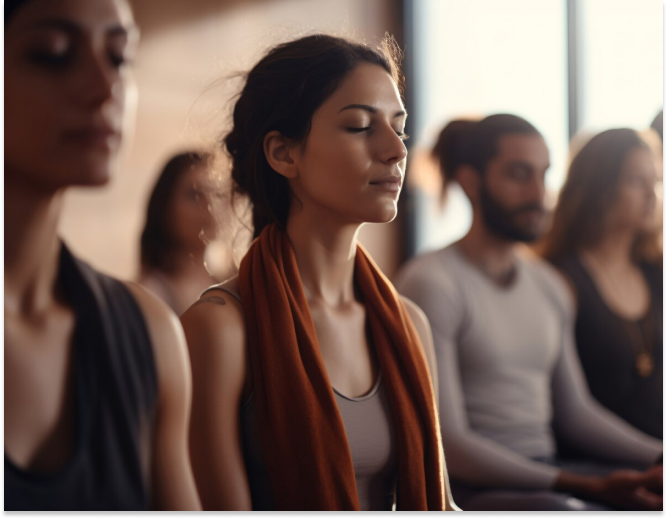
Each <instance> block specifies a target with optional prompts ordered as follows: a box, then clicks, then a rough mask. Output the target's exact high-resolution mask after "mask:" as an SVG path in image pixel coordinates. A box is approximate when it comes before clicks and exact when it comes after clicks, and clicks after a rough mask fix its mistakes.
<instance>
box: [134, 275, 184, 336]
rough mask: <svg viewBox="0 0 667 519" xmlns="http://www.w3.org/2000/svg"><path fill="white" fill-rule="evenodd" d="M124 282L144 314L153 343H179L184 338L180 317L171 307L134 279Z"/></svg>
mask: <svg viewBox="0 0 667 519" xmlns="http://www.w3.org/2000/svg"><path fill="white" fill-rule="evenodd" d="M124 284H125V286H126V287H127V289H128V290H129V291H130V293H131V294H132V295H133V296H134V299H135V300H136V302H137V304H138V305H139V308H141V311H142V312H143V314H144V319H145V320H146V325H147V326H148V331H149V333H150V336H151V339H152V342H153V344H154V345H156V344H173V343H178V342H179V339H182V336H183V332H182V330H181V327H180V325H179V323H178V317H177V316H176V314H175V313H174V312H173V311H172V310H171V308H169V306H167V304H166V303H165V302H164V301H162V300H161V299H160V298H159V297H157V296H155V295H154V294H152V293H151V292H150V291H149V290H147V289H145V288H143V287H142V286H140V285H139V284H137V283H134V282H132V281H126V282H124Z"/></svg>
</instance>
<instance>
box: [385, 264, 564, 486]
mask: <svg viewBox="0 0 667 519" xmlns="http://www.w3.org/2000/svg"><path fill="white" fill-rule="evenodd" d="M409 267H411V268H409V269H406V270H405V271H403V272H402V273H401V275H400V276H399V277H398V279H397V282H396V287H397V289H398V290H399V291H400V292H401V293H402V294H404V295H405V296H406V297H408V298H409V299H411V300H412V301H414V302H415V303H416V304H417V305H418V306H420V307H421V309H422V310H423V311H424V313H425V314H426V316H427V317H428V320H429V322H430V324H431V329H432V332H433V342H434V346H435V353H436V358H437V365H438V378H439V384H440V388H439V395H440V406H439V409H440V426H441V430H442V439H443V445H444V449H445V458H446V462H447V467H448V470H449V473H450V474H451V475H452V476H453V479H455V480H458V481H460V482H463V483H468V484H473V485H479V486H492V487H496V488H514V489H526V490H544V489H549V488H551V487H552V486H553V484H554V482H555V479H556V477H557V476H558V473H559V470H560V469H558V468H556V467H553V466H551V465H547V464H544V463H539V462H536V461H533V460H531V459H529V458H526V457H524V456H522V455H520V454H518V453H516V452H514V451H512V450H510V449H508V448H506V447H505V446H503V445H501V444H499V443H497V442H495V441H493V440H490V439H488V438H486V437H484V436H482V435H480V434H478V433H476V432H475V431H473V430H472V429H471V428H470V427H469V424H468V419H467V416H466V409H465V400H464V395H463V390H462V386H461V379H460V373H459V363H458V362H459V360H458V344H457V337H458V336H459V334H460V333H461V332H462V331H463V330H464V328H465V326H466V325H467V323H466V312H465V308H464V299H463V298H462V297H461V294H458V290H459V288H458V287H457V285H456V284H455V282H454V277H455V275H454V273H451V275H449V273H448V272H447V271H446V270H445V271H443V269H442V268H440V269H435V268H425V266H424V265H415V264H413V265H410V266H409Z"/></svg>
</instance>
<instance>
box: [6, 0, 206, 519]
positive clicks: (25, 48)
mask: <svg viewBox="0 0 667 519" xmlns="http://www.w3.org/2000/svg"><path fill="white" fill-rule="evenodd" d="M56 20H57V21H56ZM5 29H6V32H5V72H6V76H7V80H6V81H5V106H6V110H5V128H6V129H7V131H6V133H7V136H6V139H5V221H6V222H7V224H6V226H5V292H4V294H5V313H4V317H5V454H6V455H7V456H9V457H10V458H11V459H12V461H14V463H15V464H16V465H18V466H19V467H21V468H23V469H27V470H30V471H37V472H49V471H53V470H57V469H58V468H60V467H61V466H62V465H63V464H64V463H66V462H67V460H68V459H69V457H70V456H71V454H72V450H73V442H74V437H73V413H72V400H73V393H72V348H71V340H72V332H73V329H74V324H75V323H74V320H75V319H74V315H73V312H72V309H71V307H70V306H69V305H68V304H67V302H66V301H65V300H64V297H63V295H62V290H61V288H60V287H59V285H58V282H57V270H58V255H59V247H60V242H59V240H58V237H57V234H56V230H57V226H58V220H59V217H60V212H61V209H62V199H63V190H64V189H65V188H67V187H69V186H72V185H83V186H95V185H100V184H103V183H105V182H107V181H108V179H109V178H110V175H111V174H112V172H113V169H114V165H115V163H116V160H117V156H118V152H119V150H120V144H121V142H122V131H123V129H124V128H125V127H126V124H127V121H128V120H127V118H126V115H127V100H128V98H131V97H132V95H131V94H129V93H128V92H131V91H132V78H131V71H130V68H129V67H128V66H127V59H128V58H129V57H131V55H132V53H133V48H134V46H135V44H136V38H137V34H136V29H135V28H134V24H133V21H132V15H131V12H130V10H129V7H128V5H127V4H126V3H125V2H124V1H121V0H96V1H95V2H90V1H88V0H62V1H59V2H50V1H47V0H31V1H30V2H27V3H26V5H25V6H23V7H22V8H21V9H19V11H18V12H17V13H16V15H15V18H14V19H12V21H11V22H10V23H9V25H8V26H7V27H6V28H5ZM129 288H130V290H131V291H132V293H133V294H134V295H135V297H136V298H137V301H138V303H139V305H140V307H141V309H142V310H143V313H144V316H145V318H146V321H147V325H148V328H149V333H150V335H151V339H152V343H153V347H154V357H155V363H156V368H157V373H158V379H159V396H158V409H157V422H156V431H155V434H156V440H155V443H154V446H153V451H152V453H151V464H152V467H153V470H152V477H151V497H152V500H153V504H154V506H155V508H160V509H170V510H196V509H199V508H200V504H199V500H198V496H197V493H196V489H195V487H194V480H193V477H192V471H191V468H190V465H189V462H188V455H187V436H186V435H187V423H188V417H189V416H188V415H189V406H190V403H189V399H190V384H191V382H190V373H189V369H188V362H187V355H186V347H185V343H184V339H183V334H182V331H181V329H180V326H179V323H178V320H177V319H176V317H175V316H174V315H173V314H172V313H171V312H170V311H169V310H167V309H166V308H165V307H164V305H163V304H162V303H160V302H159V301H157V300H156V299H155V298H154V297H153V296H150V295H149V294H148V293H147V292H145V291H143V290H142V289H140V288H138V287H136V286H130V287H129Z"/></svg>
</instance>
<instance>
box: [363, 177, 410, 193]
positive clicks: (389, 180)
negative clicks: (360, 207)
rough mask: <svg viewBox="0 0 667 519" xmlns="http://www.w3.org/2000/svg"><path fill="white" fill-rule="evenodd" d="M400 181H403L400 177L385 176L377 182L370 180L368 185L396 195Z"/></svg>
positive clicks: (399, 187)
mask: <svg viewBox="0 0 667 519" xmlns="http://www.w3.org/2000/svg"><path fill="white" fill-rule="evenodd" d="M402 181H403V179H402V178H401V176H400V175H387V176H385V177H382V178H379V179H377V180H372V181H371V182H369V184H370V185H371V186H376V187H377V188H379V189H382V190H385V191H391V192H394V193H398V191H400V189H401V183H402Z"/></svg>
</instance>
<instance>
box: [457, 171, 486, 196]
mask: <svg viewBox="0 0 667 519" xmlns="http://www.w3.org/2000/svg"><path fill="white" fill-rule="evenodd" d="M456 180H457V182H458V183H459V185H460V186H461V189H463V191H464V193H465V194H466V196H467V197H468V198H469V199H470V202H471V203H473V204H476V203H477V199H478V198H479V188H480V185H481V183H482V178H481V175H480V173H479V172H478V171H477V170H476V169H475V168H473V167H472V166H469V165H467V164H465V165H463V166H460V167H459V169H458V171H457V172H456Z"/></svg>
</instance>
